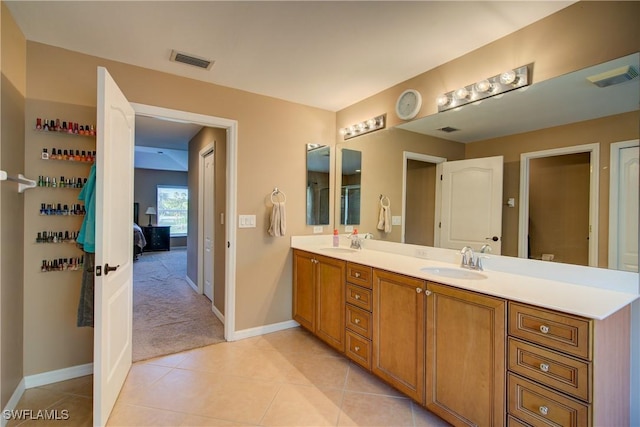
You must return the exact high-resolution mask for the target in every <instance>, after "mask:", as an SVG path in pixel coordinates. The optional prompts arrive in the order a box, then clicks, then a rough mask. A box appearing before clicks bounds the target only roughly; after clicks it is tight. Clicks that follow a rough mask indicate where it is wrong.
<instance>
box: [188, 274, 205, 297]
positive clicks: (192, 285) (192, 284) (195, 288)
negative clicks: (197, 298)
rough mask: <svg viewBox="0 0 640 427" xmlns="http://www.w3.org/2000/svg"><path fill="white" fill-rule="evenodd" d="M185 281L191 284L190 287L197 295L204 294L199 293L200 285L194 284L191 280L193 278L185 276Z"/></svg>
mask: <svg viewBox="0 0 640 427" xmlns="http://www.w3.org/2000/svg"><path fill="white" fill-rule="evenodd" d="M184 280H186V282H187V283H188V284H189V286H191V287H192V288H193V290H194V291H195V292H196V293H198V294H201V293H202V292H199V291H198V285H196V284H195V283H193V280H191V278H190V277H189V276H184Z"/></svg>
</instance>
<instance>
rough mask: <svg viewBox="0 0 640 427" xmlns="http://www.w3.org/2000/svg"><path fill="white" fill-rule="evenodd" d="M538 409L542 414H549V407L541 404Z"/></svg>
mask: <svg viewBox="0 0 640 427" xmlns="http://www.w3.org/2000/svg"><path fill="white" fill-rule="evenodd" d="M538 410H539V411H540V413H541V414H542V415H547V414H548V413H549V408H548V407H546V406H541V407H540V408H538Z"/></svg>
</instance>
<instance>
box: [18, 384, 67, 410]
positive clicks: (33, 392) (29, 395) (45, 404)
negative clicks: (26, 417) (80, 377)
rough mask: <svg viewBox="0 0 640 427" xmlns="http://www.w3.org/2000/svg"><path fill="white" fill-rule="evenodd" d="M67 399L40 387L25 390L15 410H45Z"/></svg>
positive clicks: (56, 392) (63, 395)
mask: <svg viewBox="0 0 640 427" xmlns="http://www.w3.org/2000/svg"><path fill="white" fill-rule="evenodd" d="M65 397H67V396H66V395H65V394H63V393H60V392H58V391H54V390H47V389H44V388H41V387H37V388H30V389H28V390H25V392H24V394H23V395H22V398H21V399H20V401H19V402H18V404H17V405H16V409H32V410H38V409H47V408H49V407H50V406H52V405H54V404H55V403H57V402H59V401H61V400H63V399H64V398H65Z"/></svg>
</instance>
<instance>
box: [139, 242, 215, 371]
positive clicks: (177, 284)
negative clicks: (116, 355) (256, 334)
mask: <svg viewBox="0 0 640 427" xmlns="http://www.w3.org/2000/svg"><path fill="white" fill-rule="evenodd" d="M186 272H187V251H186V249H184V248H173V249H172V250H171V251H169V252H145V253H143V254H141V255H140V257H139V258H138V260H137V261H135V263H134V264H133V279H134V280H133V361H134V362H137V361H140V360H145V359H150V358H152V357H157V356H163V355H167V354H173V353H177V352H179V351H183V350H188V349H192V348H197V347H202V346H205V345H209V344H215V343H217V342H221V341H224V326H223V325H222V323H221V322H220V320H219V319H218V318H217V317H216V316H215V315H214V314H213V312H212V311H211V301H210V300H209V299H208V298H207V297H205V296H204V295H199V294H197V293H196V292H195V291H194V290H193V288H191V286H189V284H188V283H187V282H186V280H185V276H186Z"/></svg>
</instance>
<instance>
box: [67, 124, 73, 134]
mask: <svg viewBox="0 0 640 427" xmlns="http://www.w3.org/2000/svg"><path fill="white" fill-rule="evenodd" d="M67 132H68V133H73V122H69V128H68V129H67Z"/></svg>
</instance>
